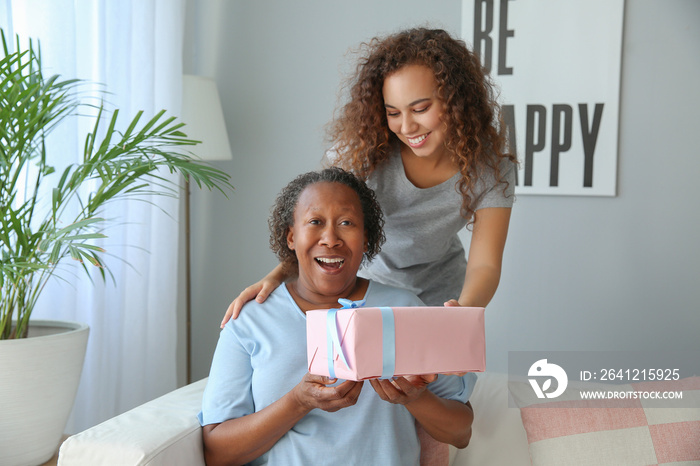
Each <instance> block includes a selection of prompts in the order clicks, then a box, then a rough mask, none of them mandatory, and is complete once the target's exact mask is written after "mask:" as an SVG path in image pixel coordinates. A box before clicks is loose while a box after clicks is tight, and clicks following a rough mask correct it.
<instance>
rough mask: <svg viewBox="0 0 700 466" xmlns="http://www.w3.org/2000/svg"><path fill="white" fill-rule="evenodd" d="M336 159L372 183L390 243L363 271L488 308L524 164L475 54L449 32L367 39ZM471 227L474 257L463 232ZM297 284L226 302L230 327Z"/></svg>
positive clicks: (426, 294)
mask: <svg viewBox="0 0 700 466" xmlns="http://www.w3.org/2000/svg"><path fill="white" fill-rule="evenodd" d="M363 50H364V54H363V55H362V57H361V58H360V60H359V64H358V66H357V70H356V73H355V75H354V76H353V78H352V79H351V81H350V83H349V84H350V85H349V89H350V96H349V100H348V103H347V104H346V105H345V106H344V107H343V108H342V109H341V111H340V113H339V116H338V118H336V120H335V121H334V122H332V124H331V126H330V136H331V140H332V143H333V151H332V155H331V156H330V157H329V162H330V163H331V164H333V165H336V166H340V167H343V168H346V169H349V170H351V171H353V172H354V173H356V174H357V175H359V176H360V177H362V178H363V179H366V180H367V184H368V185H369V186H370V187H371V188H373V189H374V190H375V191H376V193H377V199H378V200H379V203H380V204H381V206H382V209H383V210H384V214H385V217H386V226H385V233H386V237H387V242H386V245H385V246H384V248H383V249H382V251H381V253H379V254H378V256H377V258H376V259H375V260H374V261H373V262H372V263H371V264H368V266H367V267H364V268H363V269H362V270H360V275H361V276H363V277H365V278H370V279H372V280H375V281H378V282H381V283H385V284H389V285H394V286H399V287H402V288H406V289H408V290H411V291H413V292H415V293H416V294H417V295H418V296H419V297H420V298H421V299H422V300H423V301H424V302H425V303H426V304H428V305H442V304H443V303H444V304H445V305H455V306H456V305H462V306H486V305H487V304H488V303H489V302H490V301H491V298H492V297H493V295H494V294H495V292H496V289H497V287H498V283H499V280H500V276H501V263H502V258H503V250H504V247H505V243H506V237H507V233H508V224H509V221H510V212H511V207H512V204H513V190H514V183H515V165H516V159H515V157H514V156H513V155H512V154H509V153H508V152H507V151H506V141H505V127H504V125H503V124H501V122H500V110H499V106H498V104H497V102H496V97H495V93H494V90H493V88H492V85H491V84H490V81H489V78H488V76H487V75H486V73H485V71H484V69H483V67H482V66H481V64H480V62H479V59H478V57H476V56H475V55H474V54H473V53H472V52H470V51H469V50H468V49H467V47H466V46H465V44H464V43H463V42H462V41H459V40H456V39H454V38H452V37H451V36H450V35H449V34H448V33H447V32H445V31H443V30H432V29H425V28H418V29H410V30H406V31H402V32H399V33H397V34H393V35H390V36H388V37H385V38H375V39H373V40H372V41H370V42H369V43H368V44H364V49H363ZM465 226H469V228H470V229H471V230H472V235H471V242H470V247H469V257H468V260H467V258H466V257H465V251H464V248H463V247H462V244H461V242H460V240H459V238H458V236H457V233H458V232H459V231H460V230H461V229H462V228H465ZM289 278H290V274H289V272H288V271H285V270H284V268H283V267H281V266H278V267H276V268H275V269H274V270H273V271H272V272H270V273H269V274H268V275H267V276H266V277H265V278H263V279H262V280H261V281H259V282H258V283H256V284H254V285H252V286H249V287H248V288H246V289H245V290H244V291H243V292H242V293H241V294H240V295H239V296H238V297H237V298H236V299H235V300H234V301H233V302H232V303H231V305H230V306H229V309H228V310H227V312H226V316H225V317H224V320H223V322H222V326H223V324H224V323H225V322H227V321H228V319H229V318H230V317H231V316H233V317H234V318H235V317H236V316H238V314H239V312H240V310H241V307H242V306H243V304H244V303H245V302H247V301H249V300H251V299H253V298H255V299H256V300H257V301H258V302H263V301H264V300H265V299H266V298H267V296H268V295H269V294H270V292H271V291H272V290H274V289H275V288H276V287H278V286H279V285H280V284H281V283H283V282H284V281H285V280H287V279H289Z"/></svg>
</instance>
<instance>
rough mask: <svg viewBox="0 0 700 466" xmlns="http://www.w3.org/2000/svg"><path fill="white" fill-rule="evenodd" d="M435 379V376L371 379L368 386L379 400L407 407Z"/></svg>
mask: <svg viewBox="0 0 700 466" xmlns="http://www.w3.org/2000/svg"><path fill="white" fill-rule="evenodd" d="M435 379H437V375H436V374H426V375H407V376H404V377H396V378H394V379H372V380H370V381H369V382H370V384H372V388H374V391H375V392H377V395H379V398H381V399H382V400H384V401H388V402H389V403H394V404H401V405H407V404H409V403H411V402H412V401H415V400H417V399H418V398H419V397H420V396H421V395H422V394H423V393H424V392H425V390H426V388H427V387H428V384H429V383H431V382H434V381H435Z"/></svg>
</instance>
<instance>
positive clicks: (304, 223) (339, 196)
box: [287, 182, 366, 303]
mask: <svg viewBox="0 0 700 466" xmlns="http://www.w3.org/2000/svg"><path fill="white" fill-rule="evenodd" d="M287 244H288V246H289V248H290V249H292V250H294V252H295V254H296V257H297V260H298V262H299V278H298V280H297V281H296V283H295V285H294V287H295V290H296V292H297V293H298V294H299V295H300V296H301V297H302V298H303V299H304V300H306V301H308V302H311V303H325V302H329V301H333V302H335V301H337V298H345V297H348V296H350V294H351V293H352V292H353V291H354V290H355V286H356V283H357V270H358V269H359V268H360V264H361V263H362V258H363V254H364V252H365V251H366V236H365V227H364V216H363V214H362V205H361V204H360V197H359V196H358V195H357V193H356V192H355V191H354V190H353V189H352V188H350V187H349V186H346V185H344V184H341V183H329V182H320V183H314V184H312V185H309V186H307V187H306V188H305V189H304V191H302V193H301V195H300V196H299V200H298V201H297V205H296V208H295V209H294V225H292V226H291V227H290V228H289V230H288V232H287Z"/></svg>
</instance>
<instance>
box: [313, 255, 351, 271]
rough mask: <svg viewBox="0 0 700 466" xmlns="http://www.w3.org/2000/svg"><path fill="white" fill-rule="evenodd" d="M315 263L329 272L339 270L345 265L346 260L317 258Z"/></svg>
mask: <svg viewBox="0 0 700 466" xmlns="http://www.w3.org/2000/svg"><path fill="white" fill-rule="evenodd" d="M315 261H316V263H317V264H318V265H320V266H321V268H323V269H329V270H338V269H340V268H341V267H342V266H343V264H345V259H341V258H340V257H316V258H315Z"/></svg>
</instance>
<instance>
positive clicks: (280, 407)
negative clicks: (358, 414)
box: [203, 392, 310, 466]
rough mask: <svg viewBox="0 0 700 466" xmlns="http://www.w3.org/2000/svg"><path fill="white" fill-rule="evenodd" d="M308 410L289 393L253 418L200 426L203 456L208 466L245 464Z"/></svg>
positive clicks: (253, 415) (266, 448)
mask: <svg viewBox="0 0 700 466" xmlns="http://www.w3.org/2000/svg"><path fill="white" fill-rule="evenodd" d="M309 411H310V409H308V408H306V407H303V406H302V405H300V404H299V403H297V402H296V400H295V399H294V397H293V395H292V393H291V392H289V393H287V394H286V395H284V396H283V397H282V398H280V399H279V400H277V401H276V402H274V403H272V404H271V405H269V406H267V407H266V408H264V409H262V410H261V411H258V412H256V413H253V414H249V415H247V416H243V417H241V418H237V419H231V420H228V421H225V422H222V423H221V424H215V425H213V426H204V428H203V439H204V456H205V459H206V462H207V465H208V466H212V465H233V464H245V463H248V462H250V461H252V460H254V459H255V458H258V457H259V456H260V455H262V454H264V453H265V452H267V451H268V450H269V449H270V448H272V446H273V445H274V444H275V443H276V442H277V441H278V440H279V439H280V438H281V437H282V436H283V435H284V434H286V433H287V432H288V431H289V430H290V429H291V428H292V427H293V426H294V425H295V424H296V423H297V422H299V420H300V419H302V418H303V417H304V416H305V415H306V414H307V413H308V412H309Z"/></svg>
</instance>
